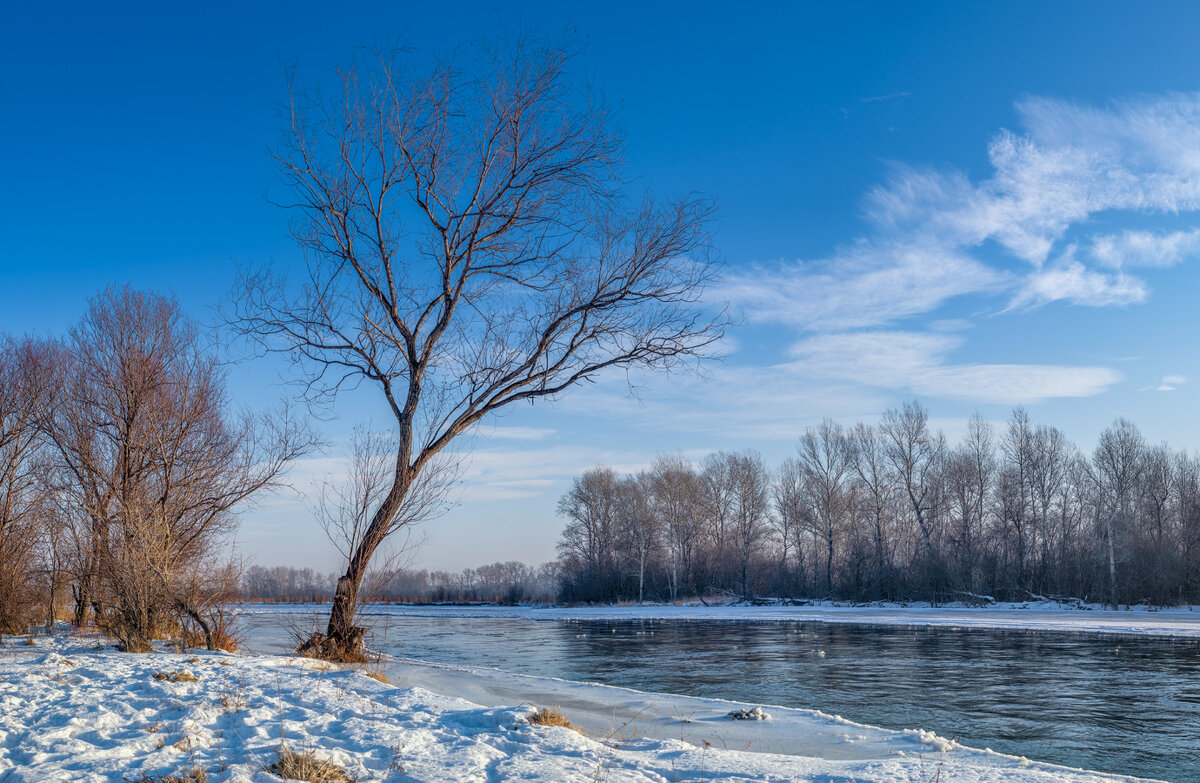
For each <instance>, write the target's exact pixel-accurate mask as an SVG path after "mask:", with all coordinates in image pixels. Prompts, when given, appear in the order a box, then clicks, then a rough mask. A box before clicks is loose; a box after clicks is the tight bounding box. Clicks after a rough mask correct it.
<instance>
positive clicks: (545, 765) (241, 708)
mask: <svg viewBox="0 0 1200 783" xmlns="http://www.w3.org/2000/svg"><path fill="white" fill-rule="evenodd" d="M21 641H23V640H22V639H21V638H20V637H16V638H14V637H9V638H8V639H6V641H5V644H4V646H3V647H2V648H0V783H18V782H19V783H33V781H39V782H40V781H86V782H93V781H95V782H98V781H112V782H113V783H116V781H122V780H132V781H142V780H158V778H157V777H155V776H161V775H167V774H174V775H179V774H182V773H185V772H187V771H188V770H191V769H195V768H201V769H204V770H205V771H206V772H207V774H208V776H209V780H210V781H215V780H221V781H271V780H278V779H279V778H277V777H275V776H274V775H273V774H271V773H269V772H267V771H266V770H265V767H266V766H267V765H269V764H270V763H272V762H273V761H274V760H275V759H276V752H277V749H278V748H279V746H280V742H281V738H282V740H283V742H285V743H286V745H287V746H288V747H289V748H290V749H292V750H294V751H312V752H313V753H315V754H316V755H317V756H319V757H321V758H325V759H328V760H330V761H332V762H334V763H336V764H338V765H339V766H341V767H342V768H344V769H345V770H346V771H347V772H348V773H349V775H350V776H351V777H353V778H355V779H357V780H359V781H384V780H388V781H413V780H421V781H468V780H471V781H475V780H478V781H497V780H510V779H521V780H545V781H570V780H609V781H690V780H718V779H719V780H773V781H784V780H828V779H831V778H832V779H838V780H855V781H881V782H882V781H932V780H938V781H939V783H949V781H1067V782H1068V783H1074V782H1076V781H1100V780H1129V778H1120V777H1112V776H1106V775H1101V774H1097V773H1088V772H1083V771H1077V770H1068V769H1065V768H1062V767H1054V766H1050V765H1044V764H1039V763H1036V762H1030V761H1027V760H1025V759H1018V758H1014V757H1010V756H1002V755H999V754H994V753H990V752H987V751H981V750H972V749H968V748H964V747H962V746H959V745H957V744H956V743H954V742H952V741H951V740H948V739H944V738H941V737H937V736H935V735H932V734H929V733H926V732H920V731H907V732H891V731H885V730H883V729H876V728H872V727H868V726H861V725H858V724H853V723H849V722H847V721H843V720H841V719H840V718H836V717H833V716H828V715H823V714H821V713H818V712H811V711H806V710H788V709H782V708H774V707H767V712H768V713H769V714H770V715H771V718H772V719H771V720H770V721H743V722H734V721H731V720H729V718H728V717H727V715H728V712H729V711H730V710H731V709H733V708H734V707H735V706H753V705H734V704H732V703H730V702H720V701H716V700H709V699H687V698H683V697H675V696H664V695H657V694H645V693H640V692H637V691H631V690H626V689H621V688H610V687H605V686H598V685H591V684H584V683H570V682H565V681H561V680H551V679H549V678H540V677H523V676H520V675H513V674H507V673H505V672H499V671H496V670H481V669H465V668H455V667H446V666H437V665H433V664H427V663H423V662H418V661H402V662H399V663H398V664H397V665H396V666H393V667H389V668H390V670H391V671H392V672H393V675H397V673H398V676H399V677H400V678H401V679H400V680H399V681H398V682H397V684H396V685H395V686H393V685H388V684H384V683H380V682H376V681H375V680H373V679H370V678H369V677H367V676H365V675H364V674H363V673H362V672H360V671H355V670H342V669H330V668H329V667H327V666H326V665H325V664H321V663H319V662H315V661H309V660H305V659H297V658H289V657H282V656H242V655H230V654H225V653H203V652H198V653H187V654H183V655H179V654H168V653H152V654H148V655H127V654H124V653H119V652H116V651H115V650H113V649H112V648H111V646H109V645H107V643H105V642H104V641H103V640H101V639H98V638H87V637H70V638H56V639H50V638H46V637H39V638H37V639H36V640H35V643H34V644H33V645H32V646H26V645H24V644H21V643H20V642H21ZM185 672H186V675H184V676H178V675H179V674H180V673H185ZM156 675H165V676H164V677H156ZM193 677H194V678H195V679H194V680H193V679H192V678H193ZM447 694H450V695H447ZM457 694H462V695H468V696H470V697H471V698H470V699H467V698H462V697H461V696H460V695H457ZM477 702H483V704H480V703H477ZM548 702H553V703H548ZM534 704H536V706H555V705H561V706H562V707H563V711H564V712H566V713H567V716H568V717H569V718H572V719H574V720H575V721H576V722H578V723H580V724H582V727H583V729H584V732H585V734H586V736H585V735H581V734H578V733H576V732H574V731H571V730H569V729H564V728H546V727H533V726H529V725H528V724H526V723H524V718H525V716H526V715H528V714H529V713H530V712H531V711H532V709H533V705H534ZM681 737H682V738H683V739H681ZM687 740H691V741H690V742H689V741H687ZM747 751H761V752H747ZM770 751H786V753H787V754H791V755H785V754H784V753H779V752H770Z"/></svg>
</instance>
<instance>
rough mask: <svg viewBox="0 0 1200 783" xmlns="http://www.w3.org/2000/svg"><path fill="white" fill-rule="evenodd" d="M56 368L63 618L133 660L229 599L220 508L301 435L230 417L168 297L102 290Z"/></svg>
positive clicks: (276, 475)
mask: <svg viewBox="0 0 1200 783" xmlns="http://www.w3.org/2000/svg"><path fill="white" fill-rule="evenodd" d="M62 362H63V364H64V365H66V366H64V367H61V368H60V371H61V384H62V386H63V389H62V394H61V400H60V402H59V404H57V405H56V406H55V411H54V416H53V417H52V419H51V421H50V427H49V431H50V434H51V437H52V439H53V441H54V444H55V446H56V453H57V455H58V458H59V459H58V462H59V465H58V467H59V471H58V472H59V475H60V477H61V480H62V485H63V487H64V490H65V491H66V492H67V493H69V495H70V498H69V505H70V506H71V507H72V508H73V509H74V510H75V512H76V517H77V519H78V523H79V524H78V530H79V536H78V539H79V545H78V547H77V549H78V551H79V553H80V561H81V562H80V565H79V568H78V571H79V578H78V587H77V595H76V604H77V610H76V620H77V621H82V615H83V614H84V613H86V611H87V608H88V606H89V605H90V607H91V608H92V610H93V612H94V613H95V616H96V619H97V622H98V623H102V624H103V625H104V626H105V627H106V628H107V630H109V631H110V632H111V633H113V634H114V635H115V636H116V637H117V638H118V639H119V641H120V642H121V646H122V647H123V649H125V650H127V651H130V652H136V651H144V650H147V649H149V641H150V640H151V639H153V638H156V637H159V636H161V635H163V634H173V633H174V632H175V631H176V630H177V629H178V627H179V619H180V617H184V616H186V617H189V618H191V619H192V620H194V621H196V622H197V623H199V624H200V625H201V626H202V627H203V626H204V625H205V624H206V621H205V620H204V613H205V612H206V611H210V610H211V608H212V606H213V605H214V604H215V602H217V601H219V598H220V596H222V595H229V594H232V592H233V589H235V588H236V578H233V579H231V578H230V572H231V568H230V566H228V565H226V564H224V563H222V562H221V560H220V558H219V557H218V556H217V552H219V551H221V550H222V549H223V548H224V547H225V544H226V543H227V541H228V539H229V537H230V536H231V535H232V533H233V531H234V530H235V528H236V518H235V517H234V516H233V509H234V508H235V507H237V506H240V505H245V504H247V503H248V502H250V501H251V500H252V499H253V496H254V494H255V493H256V492H258V491H260V490H262V489H264V488H268V487H271V486H275V485H277V484H278V483H279V480H280V476H281V474H282V471H283V469H284V468H285V466H286V465H287V464H288V463H289V462H290V461H291V460H292V459H294V458H295V457H297V456H299V455H301V454H303V453H305V451H307V450H308V449H309V448H311V446H312V437H311V435H310V434H309V432H308V431H307V430H306V429H305V428H303V427H302V426H300V425H298V424H297V423H296V422H295V421H293V420H292V419H291V418H290V417H289V416H288V414H287V411H286V410H285V411H283V412H282V413H280V414H279V415H276V416H256V415H254V414H251V413H243V414H241V415H240V416H236V415H233V414H232V413H231V411H230V410H229V405H228V401H227V399H226V396H225V388H224V382H225V376H224V370H223V369H222V365H221V364H220V362H219V361H218V357H217V356H216V355H215V353H214V351H213V350H212V349H211V347H210V346H209V345H207V344H206V342H205V340H203V339H202V337H201V334H200V331H199V329H198V328H197V327H196V325H195V324H194V323H193V322H192V321H191V320H190V319H188V318H187V317H186V316H185V315H184V313H183V312H182V311H181V310H180V308H179V305H178V303H177V302H176V301H175V300H174V299H171V298H168V297H164V296H160V295H156V294H150V293H142V292H138V291H133V290H131V289H129V288H122V289H115V288H110V289H108V290H106V291H104V292H102V293H101V294H100V295H99V296H98V297H96V298H95V299H94V300H92V302H91V304H90V307H89V309H88V311H87V313H86V314H85V315H84V317H83V319H82V320H81V321H80V323H79V324H78V325H77V326H76V327H75V329H74V330H72V332H71V338H70V340H69V342H68V346H67V350H66V351H65V352H64V357H63V360H62ZM229 584H232V585H233V588H230V587H229V586H228V585H229ZM210 637H211V629H210V632H206V639H209V641H210V642H212V643H214V644H215V640H212V639H211V638H210Z"/></svg>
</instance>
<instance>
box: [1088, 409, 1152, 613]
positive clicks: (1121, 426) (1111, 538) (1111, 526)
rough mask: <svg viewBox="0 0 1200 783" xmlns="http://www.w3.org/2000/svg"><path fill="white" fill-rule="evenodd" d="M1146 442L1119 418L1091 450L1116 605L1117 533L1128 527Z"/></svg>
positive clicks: (1111, 597)
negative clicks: (1093, 449)
mask: <svg viewBox="0 0 1200 783" xmlns="http://www.w3.org/2000/svg"><path fill="white" fill-rule="evenodd" d="M1145 450H1146V442H1145V440H1144V439H1143V438H1142V434H1141V432H1139V431H1138V428H1137V426H1136V425H1134V424H1133V423H1132V422H1129V421H1126V420H1125V419H1123V418H1118V419H1117V420H1116V421H1114V422H1113V423H1112V425H1111V426H1110V427H1109V428H1108V429H1106V430H1104V432H1102V433H1100V440H1099V442H1098V443H1097V444H1096V449H1095V451H1093V452H1092V462H1091V466H1090V467H1091V471H1092V472H1091V476H1092V481H1093V482H1095V486H1096V488H1097V490H1098V493H1099V500H1100V503H1099V510H1100V514H1101V519H1102V520H1103V526H1102V528H1101V535H1102V539H1103V544H1104V557H1105V561H1106V565H1107V567H1108V569H1107V570H1108V602H1109V603H1110V604H1111V605H1113V606H1114V607H1115V606H1116V605H1117V598H1118V595H1117V553H1118V546H1117V543H1116V536H1117V534H1118V533H1119V532H1122V530H1121V529H1122V528H1123V527H1126V526H1128V524H1129V523H1130V521H1131V520H1130V516H1131V511H1132V509H1131V505H1132V503H1133V500H1134V493H1135V491H1136V488H1137V486H1138V484H1139V483H1140V482H1141V480H1142V476H1143V473H1144V471H1145V459H1144V457H1145Z"/></svg>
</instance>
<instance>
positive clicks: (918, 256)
mask: <svg viewBox="0 0 1200 783" xmlns="http://www.w3.org/2000/svg"><path fill="white" fill-rule="evenodd" d="M1003 280H1004V275H1003V274H1002V273H1000V272H997V271H995V270H992V269H989V268H988V267H987V266H985V265H983V264H982V263H980V262H978V261H976V260H974V259H972V258H970V257H969V256H966V255H964V254H960V253H955V252H950V251H947V250H945V249H944V248H941V247H938V246H936V245H925V246H921V245H908V246H903V245H895V244H894V245H888V246H886V247H878V246H874V245H870V244H862V245H859V246H856V247H852V248H849V249H848V250H846V251H844V252H842V253H840V254H839V255H838V256H837V257H836V258H834V259H832V260H830V261H828V262H823V263H820V264H802V263H799V264H792V265H780V266H779V267H777V268H775V269H773V270H766V269H761V268H759V269H756V270H753V271H752V272H750V273H743V274H740V275H737V274H735V275H731V276H730V278H729V280H728V281H727V283H726V285H725V286H724V287H723V289H722V294H723V296H725V297H726V298H727V299H729V301H731V302H733V303H734V304H735V305H736V306H738V307H739V308H740V309H741V311H742V313H743V314H744V315H745V317H746V318H747V319H748V320H750V321H752V322H764V321H766V322H776V323H784V324H788V325H792V326H799V327H801V328H805V329H813V330H831V329H848V328H857V327H866V326H877V325H880V324H885V323H889V322H891V321H895V320H898V319H901V318H905V317H908V316H912V315H919V314H921V313H927V312H929V311H930V310H933V309H934V308H936V307H937V306H938V305H940V304H942V303H943V302H945V301H946V300H948V299H951V298H953V297H956V296H961V295H963V294H970V293H977V292H981V291H991V290H994V289H996V288H997V287H998V286H1002V285H1003Z"/></svg>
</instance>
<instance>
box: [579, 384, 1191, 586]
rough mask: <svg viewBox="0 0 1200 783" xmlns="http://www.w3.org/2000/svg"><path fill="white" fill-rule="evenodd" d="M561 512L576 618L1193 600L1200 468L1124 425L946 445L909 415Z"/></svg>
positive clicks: (1020, 414)
mask: <svg viewBox="0 0 1200 783" xmlns="http://www.w3.org/2000/svg"><path fill="white" fill-rule="evenodd" d="M559 513H560V514H561V515H562V516H564V517H565V518H566V520H567V523H566V527H565V529H564V531H563V534H562V539H561V541H560V543H559V547H558V549H559V555H560V569H561V570H560V578H561V591H560V595H561V597H562V598H563V599H564V600H569V601H615V600H644V599H676V598H682V597H687V596H695V595H705V594H714V593H716V594H720V593H726V594H736V595H740V596H755V595H772V596H784V597H786V596H791V597H800V596H804V597H831V598H842V599H854V600H877V599H884V600H930V601H934V602H946V601H952V600H968V601H971V600H988V599H990V598H996V599H999V600H1023V599H1026V598H1030V597H1035V596H1056V597H1068V596H1069V597H1076V598H1081V599H1084V600H1090V601H1096V602H1106V603H1110V604H1119V603H1120V604H1129V603H1140V602H1145V603H1151V604H1156V605H1168V604H1179V603H1186V602H1196V601H1197V600H1200V459H1198V458H1197V457H1196V455H1194V454H1189V453H1186V452H1183V451H1173V450H1172V449H1170V448H1169V447H1168V446H1167V445H1166V444H1160V445H1151V444H1149V443H1147V442H1146V441H1145V439H1144V438H1143V436H1142V435H1141V433H1140V432H1139V431H1138V428H1137V427H1136V426H1135V425H1134V424H1132V423H1130V422H1129V421H1126V420H1125V419H1120V418H1119V419H1117V420H1116V421H1115V422H1114V423H1113V424H1112V425H1111V426H1110V427H1109V428H1108V429H1106V430H1105V431H1104V432H1103V433H1101V435H1100V437H1099V440H1098V443H1097V445H1096V447H1095V449H1094V450H1093V451H1092V452H1091V453H1090V454H1084V453H1082V452H1080V450H1079V449H1078V448H1076V447H1075V446H1074V445H1073V444H1072V443H1071V442H1070V441H1068V439H1067V438H1066V437H1065V436H1064V434H1063V432H1062V431H1061V430H1059V429H1058V428H1056V427H1053V426H1050V425H1047V424H1035V423H1034V422H1032V421H1031V420H1030V418H1029V415H1028V413H1027V412H1026V411H1025V410H1024V409H1022V408H1017V409H1016V410H1014V411H1013V413H1012V418H1011V419H1010V421H1009V422H1008V423H1007V425H1006V426H1005V427H1002V428H1000V429H999V431H997V430H996V429H995V428H993V427H992V426H991V425H990V424H988V423H987V422H985V421H984V420H983V419H982V418H981V417H979V416H978V415H977V416H975V417H974V418H972V419H971V420H970V422H969V425H968V428H967V433H966V435H965V437H964V439H963V440H962V442H960V443H957V444H951V443H948V442H947V440H946V438H945V437H944V435H943V434H942V433H940V432H935V431H933V430H932V429H931V428H930V426H929V420H928V414H927V412H926V410H925V409H924V408H923V407H921V406H920V405H919V404H917V403H915V402H914V403H909V404H906V405H904V406H903V407H902V408H901V409H898V410H890V411H888V412H887V413H885V414H884V416H883V418H882V420H881V421H880V422H879V423H878V424H876V425H874V426H872V425H868V424H863V423H859V424H857V425H855V426H854V427H844V426H842V425H840V424H838V423H836V422H833V421H831V420H826V421H824V422H823V423H822V424H821V425H820V426H818V427H813V428H809V429H807V430H806V431H805V432H804V433H803V435H802V436H801V437H800V439H799V443H798V445H797V450H796V454H795V456H793V457H791V458H788V459H786V460H785V461H784V462H783V464H781V465H779V466H776V467H774V468H771V467H768V466H767V465H766V464H765V463H764V462H763V460H762V458H761V457H760V456H759V455H758V454H757V453H755V452H753V451H745V452H740V453H726V452H721V453H717V454H714V455H711V456H710V457H708V458H707V459H705V460H704V461H703V463H702V464H701V465H699V466H694V465H693V464H691V463H690V462H688V461H686V460H684V459H682V458H680V457H677V456H666V457H661V458H659V459H658V460H657V461H656V462H655V463H654V465H653V466H652V467H651V468H650V469H649V470H647V471H645V472H642V473H639V474H637V475H626V476H620V475H617V474H616V473H615V472H614V471H613V470H611V469H609V468H605V467H599V468H596V469H593V470H591V471H588V472H587V473H585V474H583V475H582V476H580V477H578V478H576V479H575V481H574V483H573V485H572V487H571V489H570V490H569V491H568V492H567V493H566V494H565V495H564V496H563V497H562V499H561V500H560V502H559Z"/></svg>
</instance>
